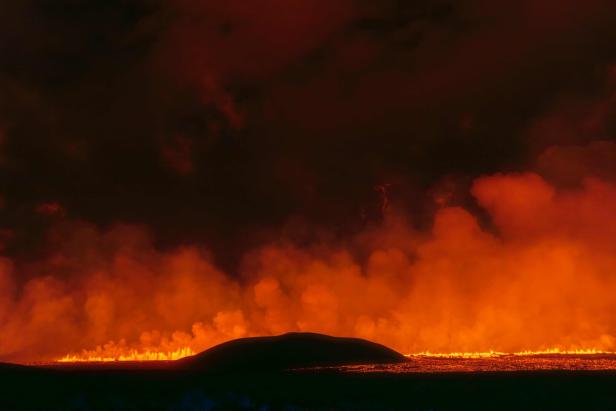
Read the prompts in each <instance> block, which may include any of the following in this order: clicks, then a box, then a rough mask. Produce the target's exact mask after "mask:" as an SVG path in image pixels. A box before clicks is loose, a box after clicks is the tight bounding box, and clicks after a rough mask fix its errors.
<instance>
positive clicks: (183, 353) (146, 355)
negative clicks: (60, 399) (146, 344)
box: [58, 347, 195, 363]
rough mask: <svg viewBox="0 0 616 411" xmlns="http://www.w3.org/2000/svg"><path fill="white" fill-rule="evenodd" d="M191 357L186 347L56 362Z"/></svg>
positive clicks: (76, 358) (84, 356) (133, 351)
mask: <svg viewBox="0 0 616 411" xmlns="http://www.w3.org/2000/svg"><path fill="white" fill-rule="evenodd" d="M191 355H195V353H194V352H193V351H192V350H191V349H190V348H188V347H184V348H179V349H177V350H175V351H171V352H160V351H158V352H157V351H135V350H129V351H127V352H125V353H122V354H118V355H117V356H113V357H107V356H104V355H103V356H96V355H92V354H91V353H87V352H86V353H84V354H81V355H79V354H77V355H66V356H64V357H62V358H60V359H59V360H58V362H67V363H71V362H113V361H170V360H179V359H180V358H184V357H189V356H191Z"/></svg>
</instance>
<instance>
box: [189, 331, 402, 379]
mask: <svg viewBox="0 0 616 411" xmlns="http://www.w3.org/2000/svg"><path fill="white" fill-rule="evenodd" d="M403 361H406V358H405V357H404V356H403V355H402V354H400V353H397V352H396V351H394V350H392V349H390V348H387V347H385V346H383V345H380V344H376V343H373V342H370V341H366V340H362V339H359V338H339V337H331V336H328V335H323V334H315V333H288V334H283V335H279V336H275V337H254V338H241V339H238V340H233V341H229V342H226V343H223V344H220V345H217V346H215V347H213V348H210V349H209V350H206V351H204V352H202V353H200V354H197V355H194V356H192V357H188V358H184V359H181V360H178V364H179V365H180V367H182V368H185V369H192V370H203V371H214V372H230V371H243V372H246V371H276V370H285V369H292V368H304V367H316V366H335V365H352V364H376V363H397V362H403Z"/></svg>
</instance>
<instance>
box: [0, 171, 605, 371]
mask: <svg viewBox="0 0 616 411" xmlns="http://www.w3.org/2000/svg"><path fill="white" fill-rule="evenodd" d="M471 193H472V194H473V196H474V197H475V200H476V202H477V205H478V206H480V207H481V208H482V209H483V210H484V211H485V213H486V216H487V218H484V219H481V218H479V217H478V216H476V215H474V214H473V213H471V212H470V211H469V210H467V209H465V208H462V207H440V208H437V209H436V210H435V214H434V219H433V223H432V225H431V227H430V228H429V229H426V230H423V231H418V230H417V229H415V228H414V227H413V225H412V224H411V223H410V221H409V220H410V219H411V217H410V216H408V215H407V214H406V213H405V212H404V210H400V209H399V208H398V207H396V205H395V204H394V203H391V204H389V206H388V207H387V209H386V210H384V221H383V222H382V224H380V225H378V226H377V225H375V226H371V227H368V228H366V229H365V230H364V231H363V232H361V233H359V234H357V235H355V236H354V237H352V238H348V239H345V240H344V241H324V242H323V243H319V244H317V245H312V246H301V247H300V246H298V245H296V244H293V243H290V242H284V241H280V242H277V243H271V244H265V245H261V246H259V247H257V248H255V249H253V250H251V252H249V253H247V254H246V255H245V256H244V258H243V261H242V262H241V264H240V265H239V267H240V268H239V269H238V272H235V273H225V272H223V271H221V270H220V269H219V268H218V267H217V266H216V265H215V263H214V259H213V258H211V256H210V255H209V254H208V252H207V251H204V249H203V248H202V247H199V246H197V245H195V246H186V247H182V248H178V249H174V250H170V251H160V250H158V249H156V247H155V246H154V245H153V240H152V239H151V238H150V237H149V235H148V234H146V231H145V230H143V229H142V228H139V227H135V226H128V225H117V226H114V227H111V228H110V229H108V230H106V231H102V230H99V229H97V228H95V227H92V226H90V225H88V224H85V223H74V224H73V225H71V226H68V227H64V228H63V230H64V231H61V232H58V233H55V232H52V233H51V234H50V238H51V241H52V243H51V245H50V248H51V250H52V251H53V252H51V253H50V255H49V258H48V260H45V261H42V262H40V263H38V264H37V265H32V270H34V272H35V273H40V272H42V273H46V274H47V275H45V276H41V275H29V273H28V272H26V273H21V272H20V271H19V270H20V267H19V266H18V265H17V264H15V263H14V262H13V261H11V260H10V259H9V258H6V257H0V335H2V336H3V338H2V339H0V361H10V362H29V361H51V360H54V359H58V358H62V359H63V360H65V361H75V360H80V359H81V360H83V359H92V360H96V361H105V360H112V361H118V360H123V359H126V360H140V359H173V358H179V357H181V356H184V355H188V354H187V353H192V352H195V353H196V352H200V351H203V350H205V349H207V348H209V347H212V346H214V345H216V344H219V343H221V342H224V341H228V340H231V339H235V338H241V337H250V336H258V335H275V334H281V333H284V332H288V331H311V332H321V333H325V334H331V335H337V336H354V337H360V338H365V339H368V340H371V341H375V342H378V343H382V344H384V345H387V346H389V347H391V348H393V349H395V350H397V351H399V352H402V353H458V352H460V353H488V355H493V354H497V355H500V353H518V354H524V353H525V352H528V353H529V354H541V353H543V354H551V353H569V352H571V353H575V354H580V353H589V354H592V353H606V352H614V351H616V299H615V298H614V295H616V275H614V274H615V273H616V214H614V210H615V209H616V184H613V183H611V182H607V181H602V180H596V179H595V180H586V181H585V182H584V184H583V185H582V186H581V187H577V188H568V189H559V188H557V187H555V186H553V185H551V184H549V183H548V182H547V181H545V180H544V179H543V178H541V177H540V176H539V175H536V174H532V173H528V174H510V175H494V176H488V177H483V178H480V179H478V180H476V181H475V182H474V184H473V186H472V189H471ZM484 220H485V221H484ZM18 278H31V279H30V280H28V281H25V282H22V283H19V282H18V281H17V279H18ZM18 284H19V285H18ZM555 347H557V348H558V349H556V348H555ZM435 355H443V354H435ZM463 355H464V356H472V355H475V354H463Z"/></svg>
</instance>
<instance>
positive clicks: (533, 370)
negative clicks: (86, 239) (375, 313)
mask: <svg viewBox="0 0 616 411" xmlns="http://www.w3.org/2000/svg"><path fill="white" fill-rule="evenodd" d="M0 378H1V380H2V390H1V391H2V395H1V396H0V409H2V410H90V409H97V410H98V409H100V410H229V409H237V410H239V409H244V410H252V409H255V410H257V409H258V410H313V409H314V410H332V409H341V410H356V409H359V410H379V409H411V410H460V409H500V410H520V409H541V410H549V409H554V410H557V409H558V410H562V409H579V410H607V409H615V408H616V393H614V389H613V388H614V386H615V384H616V357H614V356H613V355H599V354H597V355H564V354H558V355H526V356H516V355H495V356H490V357H485V358H447V357H443V358H439V357H429V356H412V357H410V358H407V357H405V356H403V355H401V354H399V353H396V352H395V351H393V350H391V349H389V348H387V347H384V346H382V345H379V344H375V343H372V342H369V341H366V340H361V339H354V338H336V337H330V336H325V335H320V334H312V333H290V334H285V335H282V336H277V337H259V338H247V339H240V340H234V341H230V342H227V343H224V344H221V345H219V346H216V347H213V348H211V349H209V350H207V351H205V352H203V353H200V354H197V355H195V356H192V357H187V358H184V359H182V360H178V361H159V362H133V363H130V362H117V363H80V364H66V363H64V364H46V365H38V366H21V365H13V364H4V365H2V366H0Z"/></svg>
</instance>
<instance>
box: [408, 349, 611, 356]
mask: <svg viewBox="0 0 616 411" xmlns="http://www.w3.org/2000/svg"><path fill="white" fill-rule="evenodd" d="M535 355H575V356H580V355H616V352H611V351H601V350H596V349H592V348H590V349H581V350H561V349H559V348H551V349H547V350H540V351H519V352H513V353H506V352H497V351H486V352H450V353H432V352H420V353H415V354H405V356H406V357H409V358H414V357H429V358H497V357H506V356H517V357H529V356H535Z"/></svg>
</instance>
